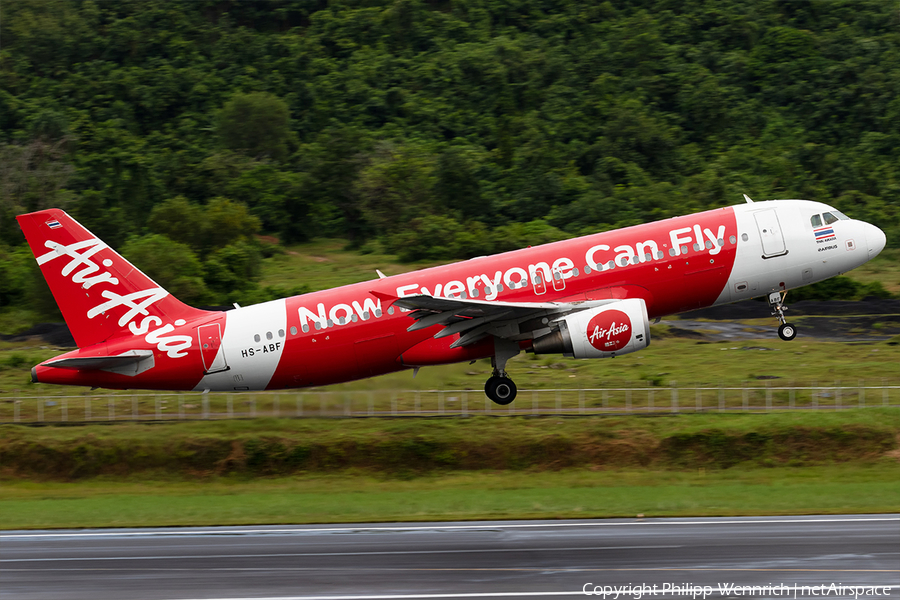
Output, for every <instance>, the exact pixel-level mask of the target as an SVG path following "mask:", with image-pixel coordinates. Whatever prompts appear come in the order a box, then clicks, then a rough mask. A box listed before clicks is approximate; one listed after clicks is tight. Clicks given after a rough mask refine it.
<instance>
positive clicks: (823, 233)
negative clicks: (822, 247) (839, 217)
mask: <svg viewBox="0 0 900 600" xmlns="http://www.w3.org/2000/svg"><path fill="white" fill-rule="evenodd" d="M813 233H814V234H816V241H817V242H819V241H822V240H825V239H826V238H830V237H834V228H833V227H830V226H829V227H820V228H819V229H813Z"/></svg>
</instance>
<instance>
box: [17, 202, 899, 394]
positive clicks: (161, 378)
mask: <svg viewBox="0 0 900 600" xmlns="http://www.w3.org/2000/svg"><path fill="white" fill-rule="evenodd" d="M745 198H746V196H745ZM746 199H747V203H745V204H741V205H738V206H731V207H726V208H721V209H716V210H710V211H706V212H701V213H697V214H693V215H688V216H683V217H676V218H672V219H667V220H664V221H659V222H656V223H649V224H645V225H638V226H635V227H628V228H625V229H618V230H615V231H608V232H604V233H597V234H594V235H588V236H585V237H581V238H577V239H573V240H567V241H563V242H556V243H553V244H546V245H542V246H536V247H534V248H526V249H523V250H516V251H514V252H507V253H505V254H499V255H495V256H489V257H479V258H473V259H471V260H466V261H463V262H458V263H455V264H450V265H445V266H441V267H434V268H431V269H425V270H421V271H415V272H412V273H405V274H403V275H395V276H393V277H384V276H383V275H382V274H381V273H380V272H379V273H378V275H379V278H378V279H373V280H372V281H366V282H363V283H357V284H353V285H347V286H343V287H339V288H334V289H330V290H324V291H321V292H314V293H310V294H304V295H302V296H294V297H292V298H285V299H281V300H273V301H271V302H266V303H263V304H257V305H254V306H247V307H236V308H235V310H229V311H227V312H222V311H218V312H214V311H205V310H199V309H196V308H191V307H190V306H187V305H185V304H183V303H181V302H180V301H178V300H177V299H175V298H174V297H172V296H171V295H170V294H169V293H168V292H167V291H166V290H164V289H163V288H162V287H160V286H159V285H158V284H156V283H155V282H153V281H152V280H151V279H150V278H148V277H147V276H146V275H144V274H143V273H141V272H140V271H139V270H138V269H137V268H135V267H134V266H133V265H131V264H130V263H129V262H128V261H126V260H125V259H124V258H122V257H121V256H119V255H118V254H117V253H116V252H114V251H113V250H112V249H111V248H109V246H107V245H106V244H104V243H103V242H102V241H100V240H99V239H97V238H96V237H95V236H94V235H92V234H91V233H90V232H89V231H88V230H86V229H85V228H84V227H82V226H81V225H79V224H78V223H77V222H76V221H75V220H74V219H72V218H71V217H70V216H69V215H67V214H66V213H65V212H63V211H61V210H57V209H52V210H44V211H40V212H35V213H30V214H27V215H21V216H19V217H18V221H19V224H20V226H21V228H22V231H23V232H24V233H25V237H26V238H27V239H28V243H29V244H30V246H31V250H32V252H34V255H35V257H36V258H37V262H38V264H39V265H40V267H41V270H42V272H43V274H44V277H45V278H46V279H47V283H48V284H49V285H50V289H51V291H52V292H53V295H54V297H55V298H56V301H57V303H58V304H59V307H60V309H61V310H62V314H63V316H64V317H65V320H66V323H67V324H68V326H69V329H70V330H71V332H72V335H73V336H74V338H75V342H76V343H77V345H78V350H75V351H72V352H68V353H66V354H62V355H60V356H58V357H56V358H53V359H51V360H48V361H46V362H43V363H41V364H39V365H37V366H36V367H34V368H33V369H32V379H33V380H34V381H35V382H40V383H56V384H65V385H87V386H96V387H106V388H114V389H126V388H128V389H136V388H138V389H141V388H142V389H159V390H195V391H203V390H214V391H235V390H273V389H284V388H299V387H307V386H320V385H326V384H330V383H337V382H342V381H348V380H352V379H360V378H364V377H371V376H373V375H381V374H384V373H390V372H392V371H398V370H401V369H409V368H418V367H423V366H430V365H439V364H446V363H454V362H459V361H471V360H475V359H480V358H487V357H490V358H491V360H492V364H493V367H494V371H493V375H492V376H491V377H490V378H489V379H488V380H487V383H486V384H485V388H484V389H485V393H486V394H487V396H488V397H489V398H491V400H493V401H494V402H496V403H498V404H508V403H510V402H512V401H513V399H515V396H516V386H515V384H514V383H513V381H512V379H510V377H509V375H508V374H507V372H506V364H507V361H509V359H510V358H512V357H513V356H515V355H517V354H518V353H519V352H521V351H523V350H524V351H530V352H534V353H536V354H563V355H565V356H568V357H574V358H603V357H611V356H617V355H621V354H627V353H629V352H634V351H636V350H640V349H642V348H645V347H647V345H648V344H649V343H650V320H651V319H655V318H659V317H662V316H664V315H669V314H673V313H679V312H682V311H687V310H691V309H695V308H701V307H706V306H713V305H717V304H724V303H728V302H735V301H737V300H744V299H747V298H754V297H760V296H765V297H767V298H768V301H769V304H770V306H771V307H772V309H773V314H775V315H776V316H777V317H778V319H779V321H780V322H781V326H780V327H779V329H778V334H779V335H780V336H781V338H782V339H784V340H791V339H793V338H794V336H795V335H796V329H795V328H794V326H793V325H791V324H790V323H787V322H786V321H785V318H784V309H785V306H784V303H783V301H784V295H785V293H786V291H787V290H789V289H792V288H797V287H800V286H803V285H807V284H810V283H814V282H816V281H821V280H823V279H827V278H829V277H832V276H834V275H838V274H840V273H844V272H846V271H849V270H850V269H853V268H855V267H858V266H860V265H862V264H863V263H865V262H866V261H868V260H870V259H872V258H873V257H875V256H876V255H877V254H878V253H879V252H881V250H882V249H883V248H884V245H885V236H884V233H882V231H881V230H880V229H878V228H877V227H875V226H874V225H871V224H869V223H865V222H862V221H856V220H853V219H850V218H848V217H846V216H844V215H843V214H841V213H840V212H839V211H837V210H835V209H834V208H832V207H830V206H827V205H825V204H821V203H819V202H811V201H807V200H772V201H768V202H756V203H754V202H751V201H750V199H749V198H746Z"/></svg>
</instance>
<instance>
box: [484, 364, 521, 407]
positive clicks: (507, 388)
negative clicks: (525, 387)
mask: <svg viewBox="0 0 900 600" xmlns="http://www.w3.org/2000/svg"><path fill="white" fill-rule="evenodd" d="M494 373H495V375H492V376H491V377H490V378H489V379H488V380H487V382H486V383H485V384H484V393H485V394H486V395H487V397H488V398H490V399H491V400H493V401H494V402H496V403H497V404H499V405H500V406H506V405H507V404H509V403H510V402H512V401H513V400H515V399H516V392H517V391H518V390H517V389H516V384H515V383H513V380H512V379H510V378H509V377H507V376H506V371H496V370H495V371H494Z"/></svg>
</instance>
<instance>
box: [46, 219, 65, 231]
mask: <svg viewBox="0 0 900 600" xmlns="http://www.w3.org/2000/svg"><path fill="white" fill-rule="evenodd" d="M47 227H49V228H50V229H59V228H60V227H62V224H61V223H60V222H59V221H57V220H56V219H51V220H50V221H47Z"/></svg>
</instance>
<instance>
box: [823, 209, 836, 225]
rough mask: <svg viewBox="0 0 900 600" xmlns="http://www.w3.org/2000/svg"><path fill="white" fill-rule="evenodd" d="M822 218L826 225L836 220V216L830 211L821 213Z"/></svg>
mask: <svg viewBox="0 0 900 600" xmlns="http://www.w3.org/2000/svg"><path fill="white" fill-rule="evenodd" d="M822 218H823V219H825V224H826V225H831V224H832V223H834V222H835V221H837V220H838V218H837V217H836V216H834V215H833V214H831V213H830V212H827V213H822Z"/></svg>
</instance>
